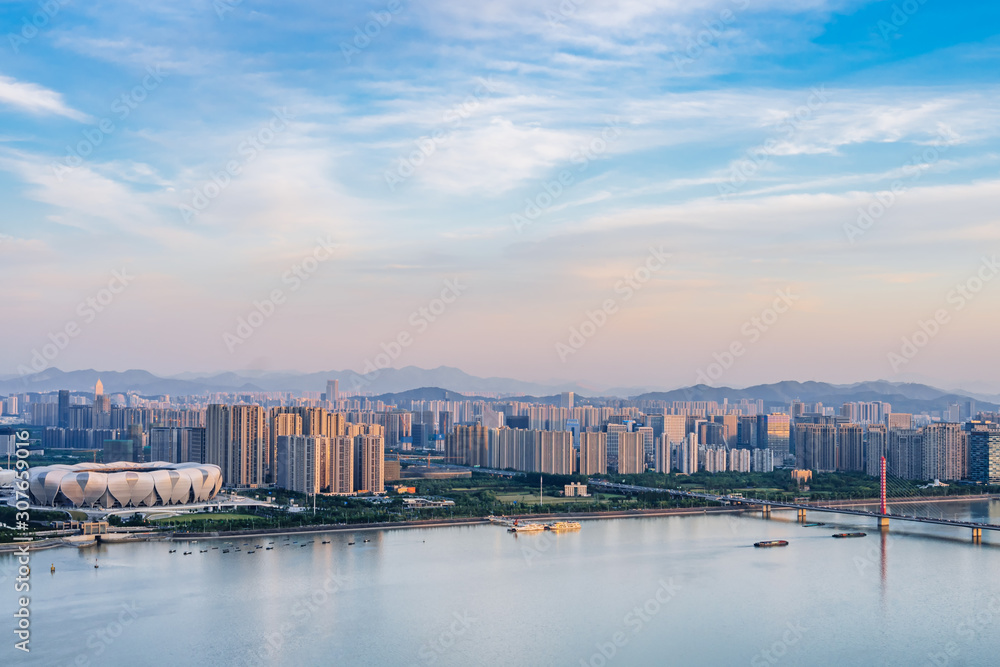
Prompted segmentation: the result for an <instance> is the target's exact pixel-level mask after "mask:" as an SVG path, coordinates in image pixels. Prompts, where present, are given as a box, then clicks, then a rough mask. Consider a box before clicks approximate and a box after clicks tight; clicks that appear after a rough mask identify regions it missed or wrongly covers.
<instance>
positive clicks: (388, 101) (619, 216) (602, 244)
mask: <svg viewBox="0 0 1000 667" xmlns="http://www.w3.org/2000/svg"><path fill="white" fill-rule="evenodd" d="M149 4H150V3H141V2H113V3H112V2H91V3H73V2H66V3H64V4H63V3H60V2H59V1H58V0H52V2H51V3H50V4H49V5H47V6H46V7H47V9H41V7H42V6H43V5H41V4H38V3H22V2H6V3H2V4H0V24H2V30H0V33H2V34H3V35H5V37H4V39H3V40H0V42H2V43H0V119H2V126H0V197H2V201H3V203H4V205H3V207H2V210H0V211H2V212H0V234H2V235H3V236H2V237H0V274H2V275H3V277H4V279H5V280H4V282H5V285H6V286H7V289H6V290H5V299H4V314H5V317H4V318H3V322H2V323H0V336H2V341H3V346H2V357H0V361H2V363H0V373H7V374H16V373H17V372H18V369H19V368H21V369H24V368H30V367H31V364H32V361H33V360H35V366H36V367H38V366H40V365H42V363H43V362H42V361H39V358H40V357H39V355H42V357H43V358H44V365H47V366H57V367H60V368H63V369H71V368H89V367H94V368H102V369H103V368H107V369H126V368H147V369H149V370H152V371H154V372H158V373H164V374H167V373H179V372H182V371H192V370H193V371H213V370H238V369H248V368H253V369H270V370H278V369H298V370H303V371H314V370H321V369H341V368H352V369H355V370H359V371H360V370H363V369H364V368H365V367H366V365H367V364H369V363H379V362H378V361H377V360H378V359H379V357H378V355H379V354H380V353H384V354H386V355H387V356H386V357H383V358H382V361H385V360H386V359H387V358H388V359H390V360H391V361H392V363H393V365H395V366H405V365H417V366H423V367H434V366H438V365H442V364H444V365H453V366H458V367H461V368H463V369H464V370H466V371H468V372H471V373H475V374H479V375H508V376H517V377H520V378H523V379H530V380H540V381H544V380H554V379H566V380H578V381H581V382H584V383H590V384H592V385H593V386H595V387H600V386H608V385H628V386H634V385H657V386H664V387H673V386H680V385H687V384H691V383H693V382H695V381H696V378H698V377H704V376H703V375H699V374H700V373H708V371H709V370H710V367H711V364H713V363H717V364H719V367H718V369H714V370H713V371H712V372H711V373H709V375H711V377H710V378H709V379H710V380H712V382H713V383H715V384H730V385H735V386H742V385H747V384H753V383H756V382H768V381H775V380H780V379H799V380H807V379H815V380H827V381H834V382H850V381H855V380H863V379H874V378H887V379H893V380H910V379H916V380H924V381H930V382H933V383H935V384H938V385H943V386H948V387H953V386H959V385H963V386H966V387H969V388H992V389H998V390H1000V382H997V381H996V380H995V379H994V378H992V377H989V376H985V375H984V374H983V372H982V371H983V367H984V364H983V363H982V360H983V359H984V358H989V356H988V355H989V354H990V352H992V351H993V349H994V347H995V344H994V335H993V327H994V326H995V320H996V318H995V313H996V312H997V305H998V296H997V294H998V293H1000V281H996V283H992V282H989V278H991V277H992V276H990V277H989V278H987V279H986V280H985V281H984V284H983V285H982V286H980V289H979V290H978V291H975V292H974V293H970V295H969V296H970V298H967V299H966V298H964V297H963V300H964V303H963V304H962V307H961V308H959V307H958V300H957V299H956V298H951V299H949V296H950V295H951V296H952V297H953V295H952V292H953V291H954V288H955V287H956V285H960V284H965V283H966V281H968V280H969V279H970V278H974V277H975V276H976V275H977V272H978V271H979V270H980V266H981V265H982V262H983V258H984V257H987V258H988V257H992V253H993V252H994V251H995V250H997V244H996V241H997V240H998V238H1000V225H998V217H997V216H998V213H997V207H996V202H997V201H998V194H1000V181H998V178H997V168H998V166H1000V146H998V136H997V134H998V129H997V128H1000V123H998V120H1000V103H998V100H1000V96H998V95H997V92H998V86H997V76H996V72H997V71H1000V68H998V64H1000V63H998V60H1000V38H998V36H997V34H996V33H997V28H996V26H1000V20H998V19H1000V7H998V6H996V5H994V4H993V3H979V2H952V3H943V2H937V1H935V0H926V2H924V3H920V2H919V0H912V2H909V3H894V2H851V1H846V0H845V1H842V2H828V1H824V0H806V1H802V2H768V1H763V0H722V1H718V2H716V1H707V2H700V3H693V2H681V1H679V0H674V1H671V0H659V1H657V0H628V1H624V2H599V1H598V0H565V1H564V2H557V1H555V0H553V1H552V2H549V3H544V2H542V3H539V2H528V1H523V2H522V1H521V0H511V1H507V2H490V3H485V4H484V5H483V6H479V5H478V4H475V5H473V4H470V5H468V6H465V5H462V4H461V3H455V2H433V1H431V2H422V3H412V2H405V1H402V0H400V1H399V2H388V1H386V2H343V3H308V2H291V3H278V2H253V1H250V0H244V1H242V2H235V1H228V2H227V1H224V0H218V1H217V2H210V1H202V2H174V3H169V4H164V5H159V6H149ZM331 5H332V6H331ZM32 20H35V21H36V23H37V25H39V26H40V27H38V28H37V31H33V30H31V29H30V28H26V27H25V26H26V25H27V24H30V22H31V21H32ZM26 22H27V23H26ZM366 30H367V32H368V35H365V31H366ZM123 96H124V98H123ZM102 122H103V126H102ZM421 147H422V148H421ZM81 151H82V152H85V153H87V155H86V156H85V157H82V158H81V159H80V161H79V162H77V160H76V157H75V156H74V155H73V153H74V152H81ZM227 169H229V170H230V173H227ZM561 177H562V179H563V183H562V184H560V178H561ZM213 179H214V181H213ZM894 183H895V185H896V189H897V193H896V194H894V195H892V196H891V198H890V195H887V194H885V193H886V192H887V191H890V192H891V190H892V188H893V184H894ZM880 192H881V193H883V194H882V195H879V194H878V193H880ZM553 193H554V194H553ZM879 196H881V198H882V201H883V202H888V205H886V206H885V207H884V210H883V209H881V208H879V207H880V206H882V203H880V202H879ZM873 207H874V208H873ZM859 211H868V212H872V211H874V212H875V213H877V215H875V217H873V218H872V222H871V224H870V225H869V226H868V227H866V228H861V227H859V226H858V220H859V215H860V213H859ZM525 223H526V224H525ZM323 245H326V246H330V245H335V248H334V249H333V250H332V253H330V254H329V255H326V254H324V252H322V251H320V252H319V255H322V256H323V258H322V259H319V260H316V263H315V264H313V263H312V262H313V260H311V259H309V260H308V261H307V258H310V257H314V251H316V249H317V248H318V247H320V246H323ZM651 247H653V248H662V249H663V252H668V253H669V254H670V259H669V260H668V261H666V262H664V263H663V265H662V266H659V267H658V268H656V269H655V270H654V271H651V272H650V273H649V274H646V273H643V272H642V270H640V273H639V275H640V277H642V278H643V280H641V281H639V282H635V281H636V278H635V277H634V276H635V275H636V274H635V272H636V271H637V269H640V267H642V266H644V264H645V262H646V261H647V258H648V257H649V254H650V250H649V249H650V248H651ZM303 262H305V264H303ZM303 267H305V268H303ZM123 268H125V269H126V275H127V276H128V275H132V276H134V278H131V279H129V280H128V281H127V285H126V286H125V288H124V289H121V290H119V291H118V292H116V293H111V294H104V295H103V297H102V295H101V290H102V289H106V287H107V286H108V283H109V282H110V281H111V280H112V279H113V274H112V272H113V271H115V270H119V271H120V270H121V269H123ZM987 273H988V271H987ZM629 275H632V276H633V282H635V285H636V286H635V288H634V289H631V293H628V290H626V289H624V288H622V289H616V286H617V285H618V284H619V281H621V280H622V279H623V277H625V276H629ZM983 275H986V274H985V273H984V274H983ZM448 279H452V280H455V279H458V280H459V284H461V285H464V286H465V287H464V288H463V289H462V290H460V294H459V296H458V297H457V298H455V299H454V300H453V301H452V302H449V303H444V302H441V303H435V299H438V298H440V295H441V293H442V290H444V289H445V281H446V280H448ZM114 286H115V287H116V289H117V288H118V285H114ZM973 286H975V285H973ZM275 290H278V291H279V292H280V294H279V296H280V297H281V302H280V303H277V304H276V305H275V306H274V307H273V308H269V307H268V305H267V303H265V302H266V301H267V300H268V299H269V298H270V296H271V295H273V293H274V292H275ZM778 290H791V292H792V293H793V294H795V295H797V296H796V300H795V301H794V303H793V304H792V305H791V307H790V308H788V309H787V312H783V313H780V314H779V315H780V316H779V317H778V318H777V320H776V321H775V322H774V323H773V324H770V325H768V326H767V329H766V331H764V330H762V329H761V330H759V335H757V336H753V335H750V334H748V333H747V332H748V331H750V332H751V334H752V332H753V331H754V330H757V329H758V327H757V325H755V324H752V323H751V322H752V318H754V317H758V318H759V317H760V316H761V315H762V313H765V311H766V310H767V309H768V308H772V307H773V302H774V300H775V298H777V297H776V296H775V295H776V292H777V291H778ZM973 297H974V298H973ZM88 298H91V299H98V298H105V300H106V301H107V304H106V305H101V309H100V312H97V311H96V310H95V311H94V313H93V314H92V315H91V314H89V311H88V306H86V305H84V306H80V304H81V303H84V304H86V300H87V299H88ZM607 300H611V302H612V306H613V308H611V309H610V310H613V312H611V313H610V314H607V317H605V318H601V317H600V316H592V317H588V313H591V314H593V313H594V312H596V311H595V309H596V310H601V309H602V308H603V304H604V302H605V301H607ZM421 308H432V310H431V311H428V312H432V313H434V312H435V310H440V311H441V312H440V313H437V314H433V321H431V319H430V318H427V317H425V316H424V315H419V314H418V313H420V309H421ZM940 310H944V311H945V314H946V315H947V321H946V322H944V323H943V324H942V325H941V326H940V327H939V328H938V329H936V330H934V333H933V335H929V334H927V333H926V329H927V326H924V327H923V328H922V327H921V323H922V322H923V323H926V322H927V321H928V318H930V319H933V318H934V316H935V313H937V312H938V311H940ZM255 311H259V313H260V314H259V315H254V316H253V318H254V321H255V322H256V323H258V325H257V326H249V328H248V325H242V329H241V328H240V327H241V325H240V320H241V318H242V319H243V320H247V319H248V318H250V317H251V314H252V313H254V312H255ZM765 314H766V313H765ZM767 317H768V318H769V317H770V316H769V315H767ZM595 318H596V320H599V321H600V322H599V325H597V324H593V325H585V324H584V323H585V322H588V321H590V322H593V321H594V320H595ZM421 322H424V324H421ZM748 323H751V324H748ZM73 324H75V325H77V327H76V328H73V327H72V326H71V329H72V330H73V331H75V332H76V333H75V334H74V335H73V336H71V337H69V338H68V340H63V339H62V337H61V336H60V334H59V332H61V331H64V330H65V329H66V327H67V325H73ZM581 326H584V328H585V329H586V331H583V332H581ZM574 330H575V331H576V332H577V333H576V334H574ZM921 331H924V337H926V340H924V338H922V337H921V335H920V333H919V332H921ZM243 334H247V335H243ZM584 334H589V335H584ZM914 335H916V336H917V339H916V340H915V341H914ZM400 336H403V338H404V339H406V340H409V341H410V342H409V343H407V344H406V345H400V346H399V350H396V348H395V347H394V344H393V341H398V340H399V338H400ZM234 339H235V340H234ZM904 339H905V340H904ZM906 341H909V342H910V345H911V348H906ZM60 343H65V345H60ZM575 343H579V345H577V344H575ZM737 343H738V344H740V345H741V346H742V352H740V354H738V355H735V356H734V357H733V359H732V362H731V363H727V362H726V354H727V351H728V350H730V349H731V347H732V346H733V345H734V344H737ZM46 345H49V346H50V347H49V348H48V349H47V350H46V349H45V346H46ZM52 346H55V347H52ZM567 347H568V348H570V350H571V351H567ZM385 350H388V351H387V352H386V351H385ZM912 350H915V351H914V353H913V354H908V351H912ZM397 352H398V353H397ZM36 353H37V354H36ZM893 355H896V356H895V357H894V356H893ZM720 359H721V361H720ZM900 359H902V361H900ZM715 370H718V371H719V372H718V373H716V372H715Z"/></svg>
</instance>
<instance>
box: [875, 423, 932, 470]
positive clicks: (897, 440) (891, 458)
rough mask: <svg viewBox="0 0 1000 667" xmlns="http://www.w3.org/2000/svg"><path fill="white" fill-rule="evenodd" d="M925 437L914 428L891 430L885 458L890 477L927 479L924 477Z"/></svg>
mask: <svg viewBox="0 0 1000 667" xmlns="http://www.w3.org/2000/svg"><path fill="white" fill-rule="evenodd" d="M923 449H924V437H923V434H922V433H921V432H920V431H919V430H917V429H912V428H890V429H889V436H888V442H887V444H886V450H887V451H888V455H887V456H886V457H885V459H886V465H887V467H888V473H889V475H891V476H893V477H899V478H900V479H927V477H926V476H925V475H924V465H923V463H924V452H923Z"/></svg>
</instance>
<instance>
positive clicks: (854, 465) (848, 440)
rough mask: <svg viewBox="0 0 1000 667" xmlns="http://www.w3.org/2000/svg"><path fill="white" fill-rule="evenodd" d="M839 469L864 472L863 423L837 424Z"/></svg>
mask: <svg viewBox="0 0 1000 667" xmlns="http://www.w3.org/2000/svg"><path fill="white" fill-rule="evenodd" d="M837 449H838V456H839V460H838V463H837V470H843V471H846V472H863V471H864V470H865V447H864V431H863V430H862V427H861V424H838V425H837Z"/></svg>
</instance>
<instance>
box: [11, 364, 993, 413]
mask: <svg viewBox="0 0 1000 667" xmlns="http://www.w3.org/2000/svg"><path fill="white" fill-rule="evenodd" d="M98 378H100V380H101V381H102V383H103V384H104V390H105V392H106V393H109V394H113V393H124V392H126V391H134V392H137V393H138V394H140V395H143V396H157V395H163V394H170V395H174V396H177V395H199V394H204V393H208V392H273V391H286V392H295V393H298V392H303V391H313V392H322V391H325V390H326V382H327V380H339V381H340V390H341V391H342V392H351V391H359V390H360V391H362V392H365V393H370V394H373V395H377V396H379V397H380V398H382V399H383V400H386V401H387V402H398V401H405V400H408V399H418V400H419V399H424V400H429V399H444V398H448V399H451V400H454V399H457V398H461V397H475V396H496V395H504V396H510V397H511V398H513V399H517V398H521V399H524V400H540V401H543V402H556V401H557V400H558V394H559V393H560V392H563V391H573V392H576V393H577V394H578V395H579V396H580V398H581V399H582V400H585V397H622V398H625V397H631V398H633V399H635V400H663V401H718V402H719V403H721V402H722V401H723V399H729V400H730V401H739V400H740V399H742V398H747V399H762V400H763V401H764V403H765V404H766V405H787V404H788V403H789V401H792V400H801V401H804V402H806V403H816V402H821V403H823V404H824V405H826V406H833V407H839V406H840V405H841V404H842V403H844V402H846V401H888V402H889V403H891V404H892V407H893V410H894V411H896V412H918V413H919V412H923V411H932V410H942V409H944V408H946V407H947V406H948V405H949V404H952V403H962V402H964V401H969V400H975V401H976V404H977V407H978V408H979V409H985V410H994V409H996V408H997V404H998V403H1000V396H994V395H984V394H979V393H977V392H962V391H948V390H943V389H938V388H935V387H932V386H929V385H926V384H919V383H913V382H888V381H886V380H877V381H871V382H858V383H855V384H849V385H836V384H830V383H826V382H795V381H790V380H787V381H783V382H776V383H772V384H761V385H755V386H752V387H745V388H742V389H737V388H731V387H711V386H708V385H704V384H701V385H695V386H692V387H684V388H681V389H672V390H669V391H651V390H650V389H651V388H648V387H611V388H608V389H605V390H600V391H599V390H595V389H594V388H589V387H586V386H582V385H579V384H577V383H552V384H540V383H535V382H524V381H521V380H515V379H511V378H500V377H489V378H481V377H476V376H473V375H469V374H468V373H465V372H464V371H462V370H460V369H457V368H451V367H448V366H440V367H438V368H433V369H423V368H417V367H416V366H407V367H405V368H399V369H395V368H388V369H385V370H382V371H379V372H377V373H372V374H370V375H369V376H368V377H362V376H360V375H359V374H357V373H355V372H353V371H324V372H320V373H296V372H265V371H244V372H240V373H235V372H227V373H216V374H198V373H183V374H181V375H176V376H172V377H160V376H157V375H154V374H152V373H150V372H149V371H144V370H128V371H96V370H93V369H88V370H77V371H62V370H59V369H57V368H50V369H46V370H44V371H42V372H40V373H37V374H34V375H26V376H24V377H19V376H7V377H2V378H0V394H11V393H22V392H29V391H36V392H50V391H56V390H58V389H69V390H71V391H77V392H91V391H93V388H94V385H95V384H96V382H97V380H98Z"/></svg>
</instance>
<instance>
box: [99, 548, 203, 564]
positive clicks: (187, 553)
mask: <svg viewBox="0 0 1000 667" xmlns="http://www.w3.org/2000/svg"><path fill="white" fill-rule="evenodd" d="M184 555H185V556H190V555H191V552H190V551H185V552H184ZM94 567H97V566H96V565H95V566H94Z"/></svg>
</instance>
